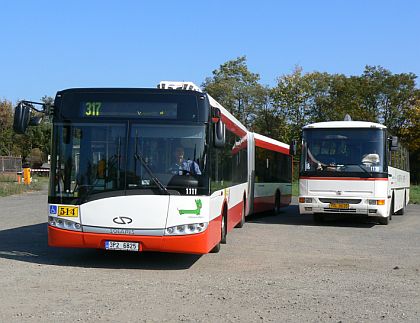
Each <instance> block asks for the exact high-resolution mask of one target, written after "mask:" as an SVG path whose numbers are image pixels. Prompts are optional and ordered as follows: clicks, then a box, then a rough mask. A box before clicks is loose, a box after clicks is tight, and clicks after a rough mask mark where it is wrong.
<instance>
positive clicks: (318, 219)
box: [314, 213, 324, 223]
mask: <svg viewBox="0 0 420 323" xmlns="http://www.w3.org/2000/svg"><path fill="white" fill-rule="evenodd" d="M314 222H315V223H322V222H324V215H323V214H319V213H315V214H314Z"/></svg>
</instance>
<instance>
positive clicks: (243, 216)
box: [235, 200, 246, 228]
mask: <svg viewBox="0 0 420 323" xmlns="http://www.w3.org/2000/svg"><path fill="white" fill-rule="evenodd" d="M245 210H246V202H245V200H244V201H243V202H242V218H241V221H240V222H239V223H238V224H237V225H235V228H242V227H243V226H244V224H245Z"/></svg>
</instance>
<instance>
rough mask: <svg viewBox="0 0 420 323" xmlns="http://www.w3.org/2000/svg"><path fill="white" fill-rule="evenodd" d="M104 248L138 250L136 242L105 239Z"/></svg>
mask: <svg viewBox="0 0 420 323" xmlns="http://www.w3.org/2000/svg"><path fill="white" fill-rule="evenodd" d="M105 249H106V250H125V251H139V243H138V242H123V241H105Z"/></svg>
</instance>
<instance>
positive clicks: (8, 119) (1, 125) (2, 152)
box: [0, 100, 14, 156]
mask: <svg viewBox="0 0 420 323" xmlns="http://www.w3.org/2000/svg"><path fill="white" fill-rule="evenodd" d="M12 124H13V109H12V103H11V102H10V101H7V100H2V101H0V156H11V155H13V151H14V143H13V131H12Z"/></svg>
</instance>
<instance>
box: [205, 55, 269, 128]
mask: <svg viewBox="0 0 420 323" xmlns="http://www.w3.org/2000/svg"><path fill="white" fill-rule="evenodd" d="M259 79H260V76H259V75H258V74H256V73H252V72H250V71H249V70H248V66H247V64H246V57H245V56H241V57H238V58H237V59H235V60H231V61H228V62H226V63H224V64H222V65H220V67H219V68H218V69H216V70H214V71H213V76H212V77H208V78H206V80H205V81H204V82H203V84H202V87H203V89H204V90H205V91H206V92H208V93H209V94H210V95H211V96H212V97H213V98H214V99H215V100H216V101H218V102H219V103H220V104H221V105H222V106H224V107H225V108H226V109H227V110H228V111H229V112H230V113H232V114H233V115H234V116H235V117H236V118H237V119H238V120H239V121H241V122H242V123H243V124H244V125H245V126H246V127H248V128H252V126H253V124H254V121H255V118H256V113H257V110H258V107H260V106H261V105H263V104H264V102H265V101H264V100H265V98H264V96H263V95H264V93H265V90H264V88H263V87H262V86H261V85H260V84H259V83H258V81H259Z"/></svg>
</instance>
